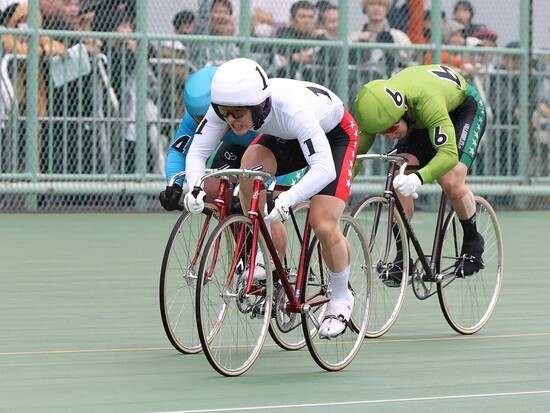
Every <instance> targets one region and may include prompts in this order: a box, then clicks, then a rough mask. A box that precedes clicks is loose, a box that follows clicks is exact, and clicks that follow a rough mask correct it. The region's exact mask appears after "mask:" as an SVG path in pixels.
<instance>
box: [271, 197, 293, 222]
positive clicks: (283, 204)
mask: <svg viewBox="0 0 550 413" xmlns="http://www.w3.org/2000/svg"><path fill="white" fill-rule="evenodd" d="M291 206H292V202H291V200H290V197H289V196H288V195H287V194H286V193H285V192H281V193H280V194H279V196H278V197H277V198H276V199H275V207H274V208H273V210H272V211H271V212H270V213H269V214H268V211H267V203H266V204H265V209H264V212H265V215H267V216H266V217H265V219H266V220H268V221H271V222H282V221H286V220H287V219H288V218H290V207H291Z"/></svg>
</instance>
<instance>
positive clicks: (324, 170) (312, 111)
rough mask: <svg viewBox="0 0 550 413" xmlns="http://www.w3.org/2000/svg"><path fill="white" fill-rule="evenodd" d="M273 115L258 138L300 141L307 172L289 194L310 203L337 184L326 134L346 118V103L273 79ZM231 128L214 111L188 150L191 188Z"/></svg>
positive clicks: (315, 88) (314, 88)
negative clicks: (306, 163)
mask: <svg viewBox="0 0 550 413" xmlns="http://www.w3.org/2000/svg"><path fill="white" fill-rule="evenodd" d="M268 82H269V84H270V86H271V90H272V92H271V111H270V112H269V114H268V116H267V117H266V119H265V121H264V123H263V125H262V126H261V127H260V128H259V129H257V131H258V132H260V133H265V134H268V135H273V136H276V137H277V138H280V139H285V140H291V139H297V140H298V141H299V142H300V147H301V148H302V152H303V154H304V157H305V159H306V161H307V162H308V164H309V167H310V168H309V170H308V172H307V173H306V174H305V175H304V177H303V178H302V179H301V180H300V181H299V182H298V183H297V184H296V185H294V186H293V187H292V188H290V189H289V190H288V191H286V193H287V194H288V196H289V197H290V199H291V200H292V205H296V204H297V203H299V202H301V201H304V200H306V199H309V198H311V197H312V196H313V195H315V194H317V193H318V192H319V191H320V190H321V189H323V188H324V187H325V186H327V185H328V184H329V183H331V182H332V181H333V180H334V179H335V178H336V168H335V166H334V160H333V158H332V152H331V148H330V145H329V142H328V139H327V136H326V133H328V132H330V131H331V130H332V129H334V128H335V127H336V126H337V125H338V124H339V123H340V121H341V120H342V117H343V115H344V104H343V102H342V100H341V99H340V98H339V97H338V96H337V95H336V94H334V93H333V92H332V91H330V90H329V89H327V88H325V87H324V86H321V85H318V84H315V83H310V82H303V81H300V80H293V79H269V80H268ZM227 128H228V125H227V123H226V122H225V120H223V119H221V118H220V117H219V116H218V115H217V114H216V112H215V111H214V109H213V107H212V106H210V108H209V109H208V112H207V113H206V116H205V118H204V119H203V121H202V122H201V123H200V124H199V126H198V128H197V130H196V132H195V139H194V140H193V143H192V144H191V146H190V148H189V153H188V155H187V164H186V178H187V183H188V185H189V188H190V189H191V188H192V185H193V184H194V183H195V182H197V180H198V179H199V178H200V177H201V176H202V175H204V173H205V165H206V161H207V159H208V157H209V156H210V154H211V153H212V151H213V150H214V149H215V148H216V146H217V145H218V143H219V142H220V140H221V139H222V138H223V136H224V135H225V133H226V131H227Z"/></svg>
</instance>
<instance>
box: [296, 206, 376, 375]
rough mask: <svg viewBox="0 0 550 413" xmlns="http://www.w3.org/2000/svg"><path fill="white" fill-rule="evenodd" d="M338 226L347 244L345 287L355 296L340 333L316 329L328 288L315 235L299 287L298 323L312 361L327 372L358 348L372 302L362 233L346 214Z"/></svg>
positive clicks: (345, 361) (338, 367)
mask: <svg viewBox="0 0 550 413" xmlns="http://www.w3.org/2000/svg"><path fill="white" fill-rule="evenodd" d="M340 226H341V229H342V233H343V234H344V235H345V236H346V238H347V240H348V242H349V244H350V247H351V263H350V278H349V288H350V290H351V291H352V293H353V295H354V297H355V302H354V306H353V312H352V315H351V320H350V323H349V325H348V327H347V328H346V329H345V330H344V332H343V333H342V334H341V335H339V336H337V337H332V338H331V339H327V338H321V337H320V336H319V334H318V332H317V331H318V329H319V326H320V325H321V323H322V322H323V319H324V315H325V311H326V306H327V302H328V300H327V298H330V289H331V287H330V283H329V281H330V280H329V277H328V272H327V268H326V265H325V263H324V261H323V259H322V255H321V253H322V251H321V245H320V243H319V240H318V239H317V238H315V239H314V240H313V241H312V243H311V246H310V248H309V252H308V260H307V267H306V268H308V274H307V277H306V280H305V282H304V286H303V290H302V303H303V304H304V311H303V314H302V325H303V330H304V336H305V338H306V343H307V346H308V349H309V352H310V353H311V356H312V357H313V359H314V360H315V362H316V363H317V364H318V365H319V366H320V367H321V368H323V369H325V370H328V371H338V370H342V369H343V368H345V367H346V366H348V365H349V364H350V363H351V362H352V360H353V359H354V357H355V355H356V354H357V353H358V351H359V350H360V348H361V344H362V343H363V340H364V338H365V333H366V330H367V325H368V321H369V313H370V309H371V301H372V283H373V279H372V263H371V258H370V253H369V250H368V242H367V240H366V238H365V234H364V233H363V230H362V229H361V226H360V225H359V223H358V222H357V221H356V220H355V219H354V218H352V217H351V216H348V215H344V216H342V218H341V219H340ZM320 303H322V304H320Z"/></svg>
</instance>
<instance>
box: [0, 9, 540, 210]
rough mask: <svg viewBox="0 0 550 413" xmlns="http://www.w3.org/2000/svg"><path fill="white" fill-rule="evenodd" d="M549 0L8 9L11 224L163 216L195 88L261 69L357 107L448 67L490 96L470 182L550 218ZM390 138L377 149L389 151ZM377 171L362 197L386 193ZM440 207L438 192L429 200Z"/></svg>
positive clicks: (368, 173) (1, 144)
mask: <svg viewBox="0 0 550 413" xmlns="http://www.w3.org/2000/svg"><path fill="white" fill-rule="evenodd" d="M545 3H546V2H545V0H533V1H527V0H504V1H503V2H500V3H499V5H501V7H498V8H495V3H494V2H493V1H492V0H471V1H449V0H441V1H440V0H431V1H428V0H350V1H347V0H332V1H317V2H308V1H297V2H296V1H288V0H279V1H277V2H273V1H267V0H241V1H238V0H177V1H176V0H171V1H162V2H157V1H151V0H149V1H125V0H32V1H30V2H28V3H27V2H17V1H14V0H0V7H1V8H2V14H1V16H0V19H1V22H0V23H1V26H0V36H1V38H2V42H1V44H0V56H1V61H0V75H1V82H0V86H1V90H0V92H1V99H0V210H2V211H76V210H109V211H115V210H138V211H143V210H156V209H159V208H160V206H159V204H158V201H157V195H158V193H159V192H160V191H161V190H162V189H163V188H164V186H165V182H164V163H165V154H166V150H167V147H168V145H169V143H170V141H171V138H172V136H173V135H174V133H175V132H176V130H177V128H178V125H179V123H180V121H181V119H182V116H183V114H184V113H185V104H184V102H183V93H182V91H183V88H184V87H185V82H186V79H187V78H188V76H189V75H190V74H191V73H193V72H194V71H195V70H197V68H200V67H203V66H205V65H219V64H221V63H222V62H224V61H226V60H228V59H231V58H234V57H238V56H241V57H251V58H253V59H255V60H257V61H258V62H259V63H261V64H262V66H263V67H264V68H265V69H266V71H267V72H268V74H269V75H270V76H277V77H291V78H297V79H306V80H312V81H315V82H317V83H321V84H323V85H325V86H327V87H329V88H331V89H333V90H334V91H335V92H337V93H338V94H339V96H340V97H341V98H342V99H343V100H344V102H347V104H348V107H350V108H352V106H353V100H354V99H355V96H356V94H357V92H358V90H359V88H360V87H361V86H362V85H363V84H364V83H366V82H368V81H370V80H373V79H377V78H384V77H388V76H391V75H392V74H393V73H396V72H397V71H399V70H400V69H402V68H404V67H406V66H409V65H415V64H423V63H429V62H436V63H439V62H442V63H445V64H448V65H450V66H453V67H455V68H457V69H458V70H460V71H461V72H462V73H463V74H464V75H465V76H466V77H467V79H468V80H469V81H470V82H471V83H472V84H473V85H475V86H476V87H477V88H478V89H479V90H480V92H481V93H482V95H483V97H484V99H485V102H486V103H487V107H488V108H489V125H488V128H487V132H486V134H485V136H484V138H483V141H482V145H481V148H480V152H479V156H478V158H477V159H476V163H475V164H474V167H473V170H472V173H471V176H470V178H469V180H470V183H471V186H472V188H473V190H474V191H475V192H478V193H480V194H483V195H486V196H488V197H489V198H490V199H491V200H492V201H493V203H494V204H495V205H496V206H497V207H501V208H514V209H522V208H539V209H540V208H549V207H550V180H549V179H548V176H549V175H548V169H549V165H548V146H549V144H550V143H549V138H548V130H547V124H548V120H549V118H550V104H549V102H550V68H549V62H550V52H549V51H548V50H549V47H550V36H549V31H548V21H550V8H548V7H546V4H545ZM389 149H390V144H389V142H388V141H386V140H385V139H384V138H383V137H380V138H379V139H378V140H377V142H376V144H375V146H374V148H373V151H387V150H389ZM384 174H385V171H384V170H383V169H381V168H380V167H379V166H377V165H374V164H373V165H366V166H365V167H364V173H363V174H361V175H360V176H359V177H357V178H356V185H354V192H355V193H356V194H359V195H362V194H365V193H367V192H372V191H379V187H378V186H377V185H378V183H380V182H382V179H383V178H384ZM426 191H427V196H426V198H425V199H426V202H427V203H428V204H429V203H430V201H429V200H430V196H429V194H430V193H433V194H434V196H435V194H437V193H438V187H437V186H436V185H433V186H427V189H426Z"/></svg>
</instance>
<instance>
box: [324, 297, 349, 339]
mask: <svg viewBox="0 0 550 413" xmlns="http://www.w3.org/2000/svg"><path fill="white" fill-rule="evenodd" d="M354 301H355V298H354V297H353V294H352V293H351V292H349V297H348V298H347V299H344V300H335V299H331V300H330V302H329V303H328V308H327V312H326V313H325V318H324V319H323V323H322V324H321V327H320V328H319V338H328V339H331V338H334V337H338V336H339V335H341V334H343V333H344V331H346V328H347V326H348V323H349V320H350V318H351V312H352V311H353V303H354Z"/></svg>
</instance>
